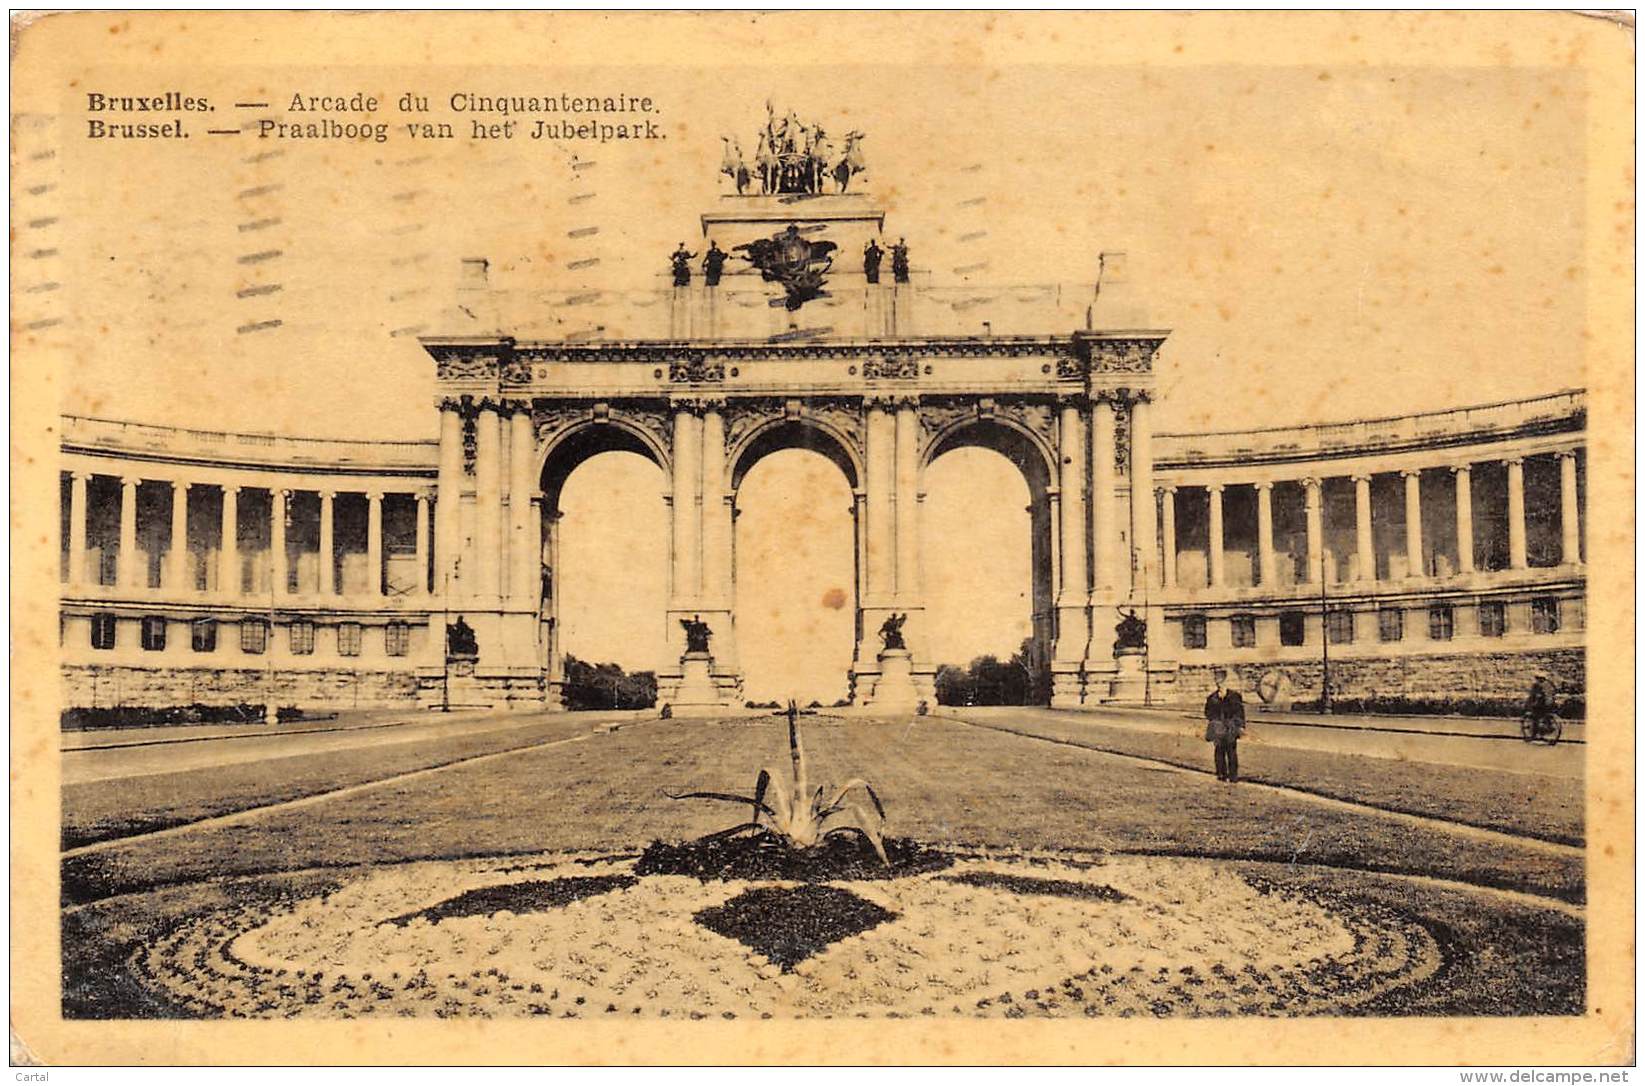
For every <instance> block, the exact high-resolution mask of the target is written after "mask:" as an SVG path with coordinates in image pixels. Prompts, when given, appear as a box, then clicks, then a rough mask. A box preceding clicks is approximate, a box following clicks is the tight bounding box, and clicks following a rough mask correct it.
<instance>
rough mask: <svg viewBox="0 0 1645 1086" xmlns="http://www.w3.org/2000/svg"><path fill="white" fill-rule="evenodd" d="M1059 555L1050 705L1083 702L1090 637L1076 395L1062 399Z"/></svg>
mask: <svg viewBox="0 0 1645 1086" xmlns="http://www.w3.org/2000/svg"><path fill="white" fill-rule="evenodd" d="M1058 434H1059V437H1058V454H1059V456H1058V477H1057V491H1058V497H1059V498H1060V499H1061V500H1060V501H1059V503H1058V506H1059V508H1058V510H1057V511H1058V514H1059V516H1058V520H1057V524H1058V534H1059V535H1060V536H1061V538H1060V539H1059V540H1058V541H1057V556H1058V560H1059V561H1060V564H1061V571H1062V578H1061V580H1062V586H1061V588H1062V590H1061V592H1059V593H1058V595H1057V603H1056V606H1057V628H1056V635H1057V640H1056V648H1055V652H1054V654H1053V660H1054V663H1053V664H1052V669H1051V672H1052V673H1051V704H1052V705H1057V706H1078V705H1079V704H1080V675H1079V670H1080V667H1079V665H1080V662H1081V661H1082V660H1084V659H1085V648H1086V645H1087V644H1088V643H1089V642H1090V639H1091V638H1090V627H1089V625H1088V624H1087V622H1086V610H1085V605H1086V601H1087V600H1088V599H1089V598H1090V593H1089V589H1088V588H1087V587H1086V582H1085V525H1086V522H1087V518H1086V515H1085V466H1086V463H1087V461H1088V455H1087V453H1086V451H1085V419H1084V418H1083V416H1082V413H1081V404H1080V401H1079V399H1078V398H1076V397H1073V396H1068V397H1065V398H1063V400H1062V422H1061V427H1060V429H1059V431H1058Z"/></svg>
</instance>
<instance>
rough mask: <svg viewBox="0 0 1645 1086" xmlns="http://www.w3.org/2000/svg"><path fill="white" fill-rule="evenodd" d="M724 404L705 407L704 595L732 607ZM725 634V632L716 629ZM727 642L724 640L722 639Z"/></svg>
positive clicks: (718, 606)
mask: <svg viewBox="0 0 1645 1086" xmlns="http://www.w3.org/2000/svg"><path fill="white" fill-rule="evenodd" d="M722 406H723V405H722V404H721V403H720V402H719V401H716V400H710V401H708V402H707V403H706V404H704V407H703V445H702V476H703V512H702V517H703V529H702V531H703V597H704V604H705V605H706V606H708V607H710V608H712V609H713V610H716V611H725V612H727V613H729V612H730V610H731V506H730V504H729V503H728V502H727V498H728V495H727V493H726V477H725V468H726V464H725V415H724V414H723V413H722ZM715 633H716V635H720V636H722V637H723V632H722V631H720V630H716V631H715ZM722 644H723V642H722Z"/></svg>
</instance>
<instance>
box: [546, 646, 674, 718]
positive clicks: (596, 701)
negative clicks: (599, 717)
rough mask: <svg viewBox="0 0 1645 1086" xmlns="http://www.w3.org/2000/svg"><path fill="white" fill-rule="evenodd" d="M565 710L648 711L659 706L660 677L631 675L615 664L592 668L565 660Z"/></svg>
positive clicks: (643, 674)
mask: <svg viewBox="0 0 1645 1086" xmlns="http://www.w3.org/2000/svg"><path fill="white" fill-rule="evenodd" d="M563 696H564V701H565V707H566V708H567V709H573V710H607V709H649V708H651V707H652V706H654V705H656V704H657V675H656V673H655V672H651V671H636V672H634V673H633V674H632V675H630V674H629V673H627V672H625V671H624V670H623V669H622V668H621V667H619V666H617V665H616V664H590V663H586V662H585V661H582V660H579V659H577V658H576V657H575V656H567V657H566V658H565V685H564V689H563Z"/></svg>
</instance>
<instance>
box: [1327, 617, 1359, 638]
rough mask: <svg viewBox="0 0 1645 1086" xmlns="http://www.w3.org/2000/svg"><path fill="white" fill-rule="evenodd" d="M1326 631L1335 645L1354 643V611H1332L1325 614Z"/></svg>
mask: <svg viewBox="0 0 1645 1086" xmlns="http://www.w3.org/2000/svg"><path fill="white" fill-rule="evenodd" d="M1325 633H1326V635H1327V636H1328V637H1330V639H1331V644H1333V645H1352V644H1353V643H1354V613H1353V612H1352V611H1331V612H1329V613H1328V614H1326V616H1325Z"/></svg>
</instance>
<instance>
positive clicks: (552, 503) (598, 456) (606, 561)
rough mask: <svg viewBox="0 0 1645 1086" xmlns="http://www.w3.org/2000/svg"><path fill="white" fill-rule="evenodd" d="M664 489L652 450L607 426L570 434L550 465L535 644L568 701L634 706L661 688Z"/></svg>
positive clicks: (546, 474) (584, 704)
mask: <svg viewBox="0 0 1645 1086" xmlns="http://www.w3.org/2000/svg"><path fill="white" fill-rule="evenodd" d="M665 486H666V476H665V474H664V472H663V470H662V468H661V467H659V466H658V464H657V463H656V461H655V459H654V458H653V455H652V453H651V452H650V450H648V449H647V448H646V447H645V446H644V444H643V443H642V442H640V441H639V440H637V439H636V438H634V437H633V435H631V434H628V433H626V432H625V431H623V430H621V429H618V428H615V427H610V426H607V427H601V428H598V429H592V430H588V431H585V432H583V433H581V434H577V435H573V436H572V437H571V438H569V439H567V440H566V441H565V442H563V443H562V444H561V445H560V447H558V448H557V449H555V450H554V452H553V453H551V454H550V456H549V458H548V462H547V463H546V464H545V466H544V470H543V495H544V501H543V537H542V538H543V566H544V578H543V581H544V583H543V586H542V599H541V605H540V634H539V645H540V648H541V650H542V664H543V667H544V669H545V670H546V671H547V673H548V676H549V679H550V681H551V682H553V683H556V684H562V685H561V690H562V693H563V695H564V698H565V702H566V705H567V706H568V707H569V708H612V707H618V708H622V707H634V704H635V703H638V702H643V701H645V697H644V693H645V689H647V683H648V682H649V684H650V685H649V688H648V689H649V690H650V691H651V693H652V694H653V695H654V694H655V674H656V671H657V669H658V667H659V665H660V664H661V663H662V662H663V661H664V658H665V656H666V655H667V649H668V643H667V631H666V629H665V628H664V624H663V618H664V616H665V614H666V613H667V606H668V531H669V525H668V511H667V507H666V506H665V505H664V503H663V491H664V488H665ZM568 662H569V663H568ZM607 702H610V704H609V705H608V704H606V703H607Z"/></svg>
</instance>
